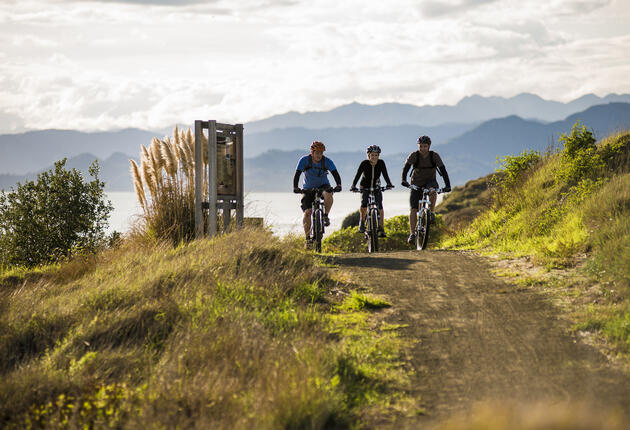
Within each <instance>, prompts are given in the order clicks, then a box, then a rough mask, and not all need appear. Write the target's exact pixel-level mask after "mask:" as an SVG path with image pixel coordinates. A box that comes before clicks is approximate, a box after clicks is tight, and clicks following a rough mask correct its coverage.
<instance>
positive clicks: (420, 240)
mask: <svg viewBox="0 0 630 430" xmlns="http://www.w3.org/2000/svg"><path fill="white" fill-rule="evenodd" d="M428 243H429V211H428V210H426V209H423V210H421V211H420V215H419V216H418V225H417V227H416V249H417V250H418V251H421V250H423V249H426V247H427V244H428Z"/></svg>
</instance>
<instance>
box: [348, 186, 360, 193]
mask: <svg viewBox="0 0 630 430" xmlns="http://www.w3.org/2000/svg"><path fill="white" fill-rule="evenodd" d="M350 191H352V192H353V193H355V192H357V191H359V189H358V188H357V187H350Z"/></svg>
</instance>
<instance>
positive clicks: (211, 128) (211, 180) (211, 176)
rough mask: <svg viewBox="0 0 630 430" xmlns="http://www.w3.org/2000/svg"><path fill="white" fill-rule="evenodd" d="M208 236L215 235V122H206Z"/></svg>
mask: <svg viewBox="0 0 630 430" xmlns="http://www.w3.org/2000/svg"><path fill="white" fill-rule="evenodd" d="M208 163H209V165H208V202H209V203H210V212H209V213H208V236H210V237H214V236H215V235H216V234H217V122H216V121H215V120H210V121H208Z"/></svg>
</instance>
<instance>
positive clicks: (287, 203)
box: [106, 191, 442, 236]
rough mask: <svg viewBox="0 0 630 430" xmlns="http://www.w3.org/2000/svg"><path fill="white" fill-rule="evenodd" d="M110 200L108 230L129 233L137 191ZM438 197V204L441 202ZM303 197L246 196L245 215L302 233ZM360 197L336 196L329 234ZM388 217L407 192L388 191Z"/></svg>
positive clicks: (403, 210) (401, 206) (404, 209)
mask: <svg viewBox="0 0 630 430" xmlns="http://www.w3.org/2000/svg"><path fill="white" fill-rule="evenodd" d="M106 195H107V198H108V199H109V200H110V201H111V202H112V204H113V206H114V210H113V212H112V214H111V216H110V220H109V224H110V226H109V231H110V232H111V231H114V230H116V231H119V232H122V233H124V232H126V231H127V230H128V229H129V227H130V225H131V223H132V222H133V221H134V219H137V218H138V216H139V214H141V213H142V209H141V208H140V205H138V202H137V199H136V194H135V193H134V192H108V193H106ZM441 197H442V196H441V195H440V196H438V202H439V201H440V199H441ZM300 198H301V195H299V194H293V193H286V192H274V193H259V192H250V193H246V194H245V216H246V217H262V218H263V219H264V222H265V225H266V226H270V227H271V230H272V231H273V232H274V234H276V235H279V236H285V235H287V234H289V233H299V234H303V230H302V210H301V209H300ZM359 204H360V195H359V194H355V193H351V192H347V191H345V192H341V193H336V194H335V195H334V203H333V207H332V209H331V211H330V227H329V228H328V229H327V231H328V232H331V231H334V230H338V229H339V228H340V227H341V223H342V222H343V219H344V218H345V217H346V216H347V215H349V214H350V213H352V212H354V211H356V210H358V209H359ZM383 206H384V209H385V218H389V217H392V216H395V215H403V214H405V215H406V214H408V213H409V192H408V191H387V192H385V193H383Z"/></svg>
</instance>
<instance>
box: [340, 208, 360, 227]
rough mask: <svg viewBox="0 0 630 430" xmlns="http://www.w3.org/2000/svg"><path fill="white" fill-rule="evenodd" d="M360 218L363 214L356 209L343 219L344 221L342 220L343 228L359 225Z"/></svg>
mask: <svg viewBox="0 0 630 430" xmlns="http://www.w3.org/2000/svg"><path fill="white" fill-rule="evenodd" d="M360 219H361V216H360V214H359V211H354V212H352V213H351V214H349V215H347V216H346V217H345V218H344V219H343V221H342V222H341V228H342V229H344V228H348V227H354V226H357V225H359V220H360Z"/></svg>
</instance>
